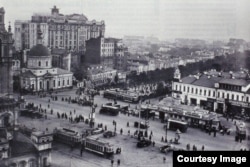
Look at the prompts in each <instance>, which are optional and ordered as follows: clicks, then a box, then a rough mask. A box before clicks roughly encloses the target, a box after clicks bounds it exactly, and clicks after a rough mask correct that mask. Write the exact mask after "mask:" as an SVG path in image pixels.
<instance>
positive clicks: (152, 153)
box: [19, 90, 247, 167]
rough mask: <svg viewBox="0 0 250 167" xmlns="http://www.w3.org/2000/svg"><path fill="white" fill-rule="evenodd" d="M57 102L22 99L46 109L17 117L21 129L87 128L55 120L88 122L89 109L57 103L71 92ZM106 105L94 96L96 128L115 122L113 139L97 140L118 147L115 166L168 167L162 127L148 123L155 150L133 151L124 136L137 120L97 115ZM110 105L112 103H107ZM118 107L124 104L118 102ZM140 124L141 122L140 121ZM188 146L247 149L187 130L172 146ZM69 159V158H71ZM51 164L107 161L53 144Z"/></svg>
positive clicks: (231, 138)
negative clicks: (73, 116)
mask: <svg viewBox="0 0 250 167" xmlns="http://www.w3.org/2000/svg"><path fill="white" fill-rule="evenodd" d="M57 95H58V97H59V98H58V101H52V100H51V101H50V108H48V100H49V97H45V98H39V97H38V96H31V95H28V96H25V99H26V102H32V103H34V104H35V105H40V104H41V105H42V108H46V109H47V115H48V119H44V118H42V119H31V118H25V117H20V119H19V122H20V124H22V125H26V126H28V127H32V128H33V127H35V128H37V129H39V130H45V129H46V128H48V129H49V131H52V130H53V129H54V128H55V127H59V126H61V127H67V128H76V129H79V130H80V131H81V130H82V129H83V127H88V125H86V124H85V123H83V122H80V123H78V124H75V123H74V124H72V123H69V121H68V120H65V119H64V120H63V119H58V118H57V116H56V113H57V112H59V113H68V115H69V113H70V111H71V112H72V113H73V111H74V110H75V111H76V115H79V114H82V115H83V116H84V118H88V115H89V113H90V111H91V108H90V107H83V106H79V105H78V104H69V103H68V102H65V101H61V97H65V96H67V97H69V96H71V98H74V97H75V96H76V95H75V91H74V90H72V91H68V92H59V93H58V94H57ZM106 102H108V100H107V99H104V98H103V97H102V95H101V96H95V103H96V104H97V106H98V107H97V108H96V118H95V121H96V125H97V123H103V125H107V129H108V130H112V131H113V130H114V126H113V124H112V121H113V120H115V121H116V122H117V133H118V135H117V136H116V137H113V138H110V139H105V138H103V137H102V135H99V136H100V138H103V139H104V140H109V142H110V143H111V144H113V145H114V148H115V149H116V148H117V147H121V150H122V153H121V154H118V155H115V156H114V160H115V165H116V160H117V159H120V160H121V165H120V166H131V167H136V166H138V167H140V166H172V156H171V153H169V154H167V155H164V154H163V153H160V151H159V147H160V146H162V145H164V143H162V142H161V137H162V136H165V131H164V129H163V124H162V123H160V121H159V120H157V119H155V120H150V122H149V124H150V128H149V132H150V131H152V132H153V137H152V140H153V141H155V142H156V145H155V147H153V146H149V147H146V148H136V142H137V140H136V139H134V138H132V137H131V136H129V135H128V130H130V134H133V133H134V132H135V130H136V128H134V127H133V123H134V121H138V119H139V118H138V117H133V116H128V115H124V114H119V115H118V116H108V115H100V114H99V109H100V106H101V105H102V104H103V103H106ZM109 102H113V101H109ZM152 103H155V104H158V99H153V100H151V104H152ZM118 104H127V103H123V102H120V101H118ZM130 107H131V108H134V107H135V104H130ZM50 109H53V110H54V112H53V115H51V114H50ZM220 119H221V121H222V123H223V124H226V125H227V126H228V127H231V128H232V129H233V130H234V125H233V122H232V121H231V120H229V121H226V120H225V118H220ZM142 121H143V120H142ZM127 122H129V123H130V127H127ZM121 128H122V129H123V134H122V135H121V134H120V133H119V132H120V129H121ZM174 137H175V132H174V131H168V139H173V138H174ZM188 143H189V144H190V145H191V147H192V146H193V145H194V144H195V145H196V146H197V148H198V150H200V149H201V147H202V145H204V146H205V150H240V149H241V148H246V147H247V141H246V140H245V141H243V142H242V143H239V142H235V141H234V133H231V134H230V135H224V136H223V135H221V134H218V133H217V136H216V137H213V135H211V136H209V135H208V134H207V133H205V132H203V131H201V130H199V129H194V128H188V130H187V132H186V133H182V134H181V138H180V144H179V145H175V147H176V148H184V149H185V148H186V145H187V144H188ZM164 156H165V157H166V162H165V163H164V162H163V157H164ZM71 157H72V158H71ZM52 162H53V165H54V166H65V167H68V166H69V164H71V166H90V167H92V166H93V167H95V166H109V165H111V164H110V160H109V159H105V158H102V157H99V156H98V155H95V154H92V153H89V152H84V154H83V157H80V150H79V149H77V148H75V149H74V150H73V151H71V150H70V148H69V147H68V146H64V145H60V144H56V145H54V149H53V152H52Z"/></svg>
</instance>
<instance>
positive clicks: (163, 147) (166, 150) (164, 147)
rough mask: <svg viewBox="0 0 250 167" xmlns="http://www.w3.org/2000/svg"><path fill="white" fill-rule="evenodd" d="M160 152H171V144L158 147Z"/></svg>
mask: <svg viewBox="0 0 250 167" xmlns="http://www.w3.org/2000/svg"><path fill="white" fill-rule="evenodd" d="M160 151H161V152H162V153H167V152H170V151H173V148H172V146H171V144H167V145H165V146H162V147H160Z"/></svg>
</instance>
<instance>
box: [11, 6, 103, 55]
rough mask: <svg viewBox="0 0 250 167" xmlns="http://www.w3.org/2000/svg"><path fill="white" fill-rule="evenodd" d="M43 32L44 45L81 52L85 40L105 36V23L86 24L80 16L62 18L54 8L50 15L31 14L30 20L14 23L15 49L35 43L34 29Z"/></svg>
mask: <svg viewBox="0 0 250 167" xmlns="http://www.w3.org/2000/svg"><path fill="white" fill-rule="evenodd" d="M38 29H40V30H42V33H43V45H45V46H48V47H51V48H64V49H69V50H74V51H84V50H85V41H86V40H88V39H90V38H96V37H98V36H100V35H101V34H102V35H104V32H105V23H104V21H100V22H97V21H95V20H92V21H89V20H88V18H87V17H86V16H84V15H83V14H70V15H63V14H61V13H59V9H58V8H56V6H54V7H53V8H52V10H51V14H47V15H45V14H34V15H33V16H32V18H31V20H29V21H15V41H16V43H15V47H16V49H17V50H23V49H30V48H32V47H33V46H35V45H36V44H37V43H36V41H37V36H36V35H37V30H38Z"/></svg>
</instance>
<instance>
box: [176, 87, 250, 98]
mask: <svg viewBox="0 0 250 167" xmlns="http://www.w3.org/2000/svg"><path fill="white" fill-rule="evenodd" d="M175 90H176V91H183V92H184V93H191V94H196V95H201V96H206V97H214V98H215V97H216V92H215V90H206V89H202V88H194V87H189V86H183V87H182V85H177V84H176V85H175ZM217 98H223V99H230V100H236V101H244V95H241V96H240V95H239V94H236V95H235V94H233V93H225V92H219V91H218V92H217ZM249 100H250V98H249V97H248V96H246V102H250V101H249Z"/></svg>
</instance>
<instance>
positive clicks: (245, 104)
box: [229, 100, 250, 108]
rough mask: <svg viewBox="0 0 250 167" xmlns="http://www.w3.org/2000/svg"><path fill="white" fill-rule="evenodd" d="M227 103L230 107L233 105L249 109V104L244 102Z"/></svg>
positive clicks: (230, 101)
mask: <svg viewBox="0 0 250 167" xmlns="http://www.w3.org/2000/svg"><path fill="white" fill-rule="evenodd" d="M229 103H231V105H234V106H240V107H246V108H250V103H246V102H241V101H232V100H229Z"/></svg>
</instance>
